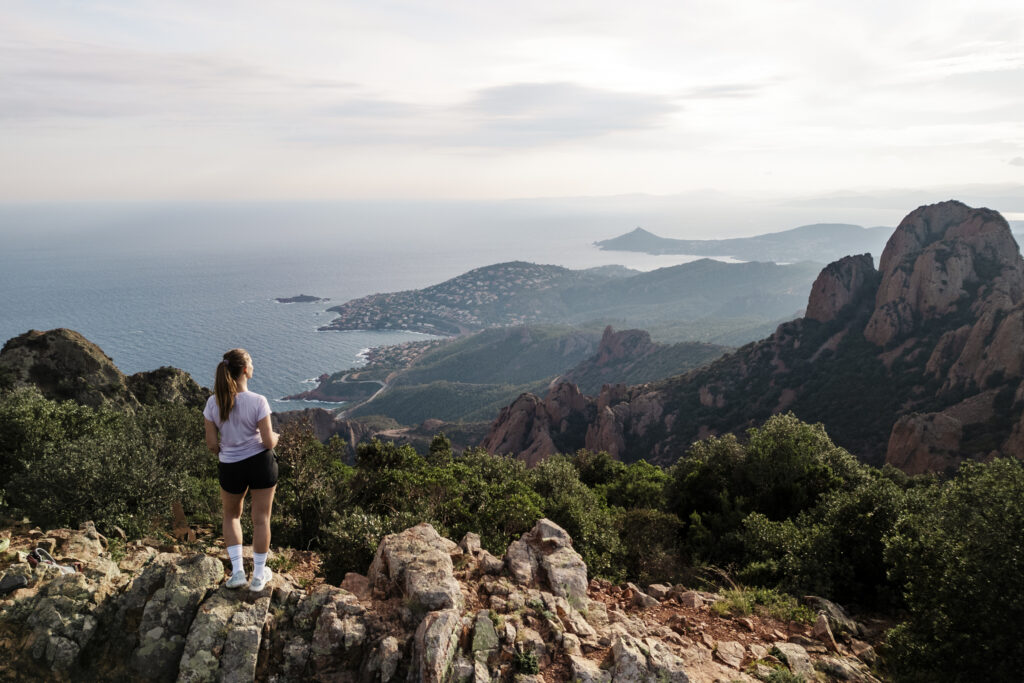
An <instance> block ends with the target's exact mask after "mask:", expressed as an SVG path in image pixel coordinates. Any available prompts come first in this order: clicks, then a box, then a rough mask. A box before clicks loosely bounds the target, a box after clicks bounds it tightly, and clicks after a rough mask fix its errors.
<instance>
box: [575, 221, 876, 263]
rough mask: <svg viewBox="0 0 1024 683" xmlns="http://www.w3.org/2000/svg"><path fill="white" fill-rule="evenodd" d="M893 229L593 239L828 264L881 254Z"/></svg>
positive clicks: (612, 246)
mask: <svg viewBox="0 0 1024 683" xmlns="http://www.w3.org/2000/svg"><path fill="white" fill-rule="evenodd" d="M890 234H892V228H864V227H861V226H859V225H849V224H846V223H815V224H813V225H803V226H800V227H799V228H793V229H792V230H784V231H782V232H773V233H767V234H764V235H755V236H753V237H737V238H733V239H724V240H678V239H669V238H667V237H659V236H658V235H655V234H654V233H652V232H648V231H647V230H644V229H643V228H636V229H635V230H633V231H631V232H628V233H626V234H624V235H619V236H618V237H613V238H611V239H607V240H601V241H599V242H594V244H595V245H596V246H597V247H599V248H600V249H603V250H605V251H632V252H640V253H644V254H690V255H692V256H717V257H729V258H734V259H738V260H741V261H754V260H757V261H773V262H775V263H794V262H796V261H817V262H818V263H829V262H830V261H835V260H836V259H839V258H842V257H843V256H846V255H847V254H863V253H865V252H867V253H871V254H881V253H882V248H883V247H884V246H885V241H886V240H887V239H889V235H890Z"/></svg>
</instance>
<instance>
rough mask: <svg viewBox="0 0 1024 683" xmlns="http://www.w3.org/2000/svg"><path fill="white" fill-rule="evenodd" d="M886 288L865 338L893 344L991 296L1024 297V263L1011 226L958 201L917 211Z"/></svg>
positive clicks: (903, 226) (886, 265)
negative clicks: (993, 292) (998, 291)
mask: <svg viewBox="0 0 1024 683" xmlns="http://www.w3.org/2000/svg"><path fill="white" fill-rule="evenodd" d="M879 270H880V271H881V284H880V285H879V287H878V293H877V295H876V298H875V311H874V313H873V314H872V316H871V319H870V320H869V321H868V324H867V326H866V327H865V328H864V337H865V338H866V339H867V340H868V341H870V342H872V343H874V344H877V345H879V346H885V345H887V344H890V343H892V342H893V341H895V340H897V339H899V338H901V337H903V336H905V335H907V334H909V333H911V332H913V331H914V330H915V329H916V328H917V327H918V326H919V325H921V324H923V323H925V322H927V321H928V320H932V319H935V318H941V317H943V316H946V315H949V314H951V313H954V312H956V310H957V307H958V305H959V304H961V302H962V303H963V304H965V305H966V306H972V305H975V304H978V303H980V302H981V301H982V300H983V298H984V294H985V293H986V292H985V291H980V292H979V288H980V289H983V290H990V289H991V288H993V287H995V286H997V283H998V286H1001V287H1005V289H1006V291H1007V294H1008V296H1009V298H1010V299H1011V300H1019V299H1020V297H1021V294H1022V292H1024V262H1022V260H1021V256H1020V250H1019V249H1018V247H1017V243H1016V241H1014V239H1013V235H1012V233H1011V232H1010V226H1009V224H1007V222H1006V220H1005V219H1004V218H1003V217H1002V216H1000V215H999V214H998V213H996V212H995V211H990V210H988V209H972V208H970V207H968V206H966V205H965V204H962V203H960V202H955V201H950V202H943V203H942V204H934V205H932V206H922V207H921V208H919V209H917V210H915V211H913V212H911V213H910V214H909V215H908V216H907V217H906V218H904V219H903V221H902V222H901V223H900V225H899V227H897V228H896V232H895V233H893V236H892V237H891V238H890V239H889V242H888V244H886V246H885V250H884V251H883V252H882V258H881V261H880V263H879Z"/></svg>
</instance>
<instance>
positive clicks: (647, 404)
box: [482, 201, 1024, 473]
mask: <svg viewBox="0 0 1024 683" xmlns="http://www.w3.org/2000/svg"><path fill="white" fill-rule="evenodd" d="M583 403H584V407H583V408H582V409H576V410H575V412H573V411H570V412H569V413H565V412H563V413H560V415H559V417H560V422H559V423H558V425H557V426H555V425H553V423H552V421H551V419H550V416H549V414H548V412H547V410H542V409H541V408H542V407H543V406H541V401H540V400H539V399H537V398H536V397H534V396H531V395H524V396H521V397H520V398H519V399H518V400H517V402H516V404H515V406H516V410H509V409H505V410H503V411H502V413H501V415H500V416H499V418H498V419H497V420H496V421H495V423H494V424H493V425H492V428H491V432H490V434H489V435H488V437H487V438H486V439H485V440H484V441H483V443H482V445H483V446H484V447H485V448H487V449H488V450H491V451H492V452H500V453H519V454H522V453H526V454H528V457H527V460H528V461H529V462H535V461H537V460H538V459H539V458H542V457H546V456H547V455H550V454H551V453H553V452H556V451H557V452H563V453H572V452H574V451H576V450H577V449H579V448H588V449H591V450H605V451H608V452H609V453H611V454H613V455H615V456H616V457H618V458H620V459H622V460H625V461H633V460H637V459H639V458H645V459H647V460H649V461H653V462H657V463H659V464H663V465H667V464H671V463H672V462H674V461H675V460H677V459H678V458H679V457H680V456H682V455H683V454H684V453H685V452H686V450H687V449H688V448H689V446H690V444H691V443H692V442H693V441H695V440H698V439H703V438H706V437H708V436H712V435H716V434H723V433H726V432H733V433H742V432H743V431H744V430H746V429H747V428H749V427H751V426H754V425H757V424H759V423H761V422H763V421H764V420H765V419H767V418H768V417H769V416H771V415H772V414H775V413H779V412H784V411H792V412H793V413H794V414H796V416H797V417H799V418H801V419H803V420H805V421H808V422H822V423H824V424H825V427H826V429H827V430H828V432H829V435H830V436H831V437H832V438H833V439H834V440H835V442H836V443H837V444H838V445H840V446H843V447H845V448H847V449H848V450H849V451H850V452H852V453H853V454H854V455H856V456H858V457H859V458H860V459H862V460H864V461H866V462H869V463H872V464H875V465H880V464H882V463H883V462H889V463H892V464H893V465H895V466H897V467H900V468H902V469H905V470H906V471H908V472H915V473H917V472H926V471H941V470H945V469H946V468H948V467H953V466H956V465H957V464H958V463H959V462H961V461H962V460H964V459H971V458H988V457H991V456H992V455H993V454H995V453H1002V454H1005V455H1013V456H1015V457H1024V260H1022V259H1021V255H1020V251H1019V249H1018V247H1017V244H1016V242H1015V241H1014V239H1013V236H1012V234H1011V232H1010V229H1009V226H1008V224H1007V223H1006V221H1005V220H1004V219H1003V218H1002V217H1001V216H1000V215H999V214H998V213H996V212H994V211H991V210H989V209H972V208H970V207H968V206H966V205H964V204H962V203H960V202H955V201H950V202H943V203H941V204H935V205H931V206H923V207H921V208H919V209H916V210H915V211H913V212H912V213H910V214H909V215H908V216H907V217H906V218H905V219H904V220H903V221H902V222H901V223H900V225H899V227H898V228H897V229H896V231H895V232H894V233H893V235H892V237H891V238H890V240H889V243H888V244H887V245H886V248H885V250H884V252H883V254H882V258H881V261H880V269H879V270H878V271H876V270H875V269H874V267H873V265H872V262H871V257H870V255H868V254H862V255H859V256H849V257H846V258H843V259H840V260H839V261H836V262H835V263H832V264H829V265H828V266H827V267H826V268H825V269H824V270H823V271H822V272H821V274H820V275H819V276H818V279H817V280H816V281H815V283H814V286H813V288H812V291H811V295H810V297H809V300H808V305H807V313H806V316H805V317H804V318H801V319H798V320H794V321H791V322H788V323H784V324H782V325H780V326H779V328H778V329H777V330H776V331H775V333H774V334H773V335H772V336H770V337H768V338H766V339H763V340H761V341H759V342H756V343H754V344H749V345H747V346H745V347H743V348H742V349H740V350H738V351H736V352H735V353H732V354H729V355H727V356H724V357H722V358H721V359H719V360H717V361H715V362H714V363H712V364H711V365H710V366H707V367H705V368H700V369H697V370H693V371H691V372H688V373H687V374H685V375H682V376H680V377H675V378H670V379H667V380H662V381H659V382H655V383H651V384H641V385H637V386H632V387H625V386H621V385H618V386H616V385H608V386H605V387H603V388H602V389H601V391H600V393H599V394H598V395H597V396H596V397H593V398H591V397H584V401H583ZM577 404H578V401H577ZM562 425H568V426H571V428H569V429H563V428H562ZM499 435H500V438H499Z"/></svg>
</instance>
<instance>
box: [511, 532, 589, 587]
mask: <svg viewBox="0 0 1024 683" xmlns="http://www.w3.org/2000/svg"><path fill="white" fill-rule="evenodd" d="M505 563H506V566H507V567H508V570H509V573H510V574H511V575H512V577H513V578H514V579H515V580H516V582H517V583H519V584H521V585H524V586H536V587H540V588H542V589H545V590H547V591H549V592H551V593H553V594H554V595H556V596H559V597H563V598H566V599H568V600H569V601H570V603H576V604H584V603H585V602H586V601H587V585H588V580H587V565H586V563H585V562H584V561H583V558H582V557H581V556H580V554H579V553H577V552H576V551H575V550H573V548H572V539H571V538H569V534H567V533H566V532H565V529H563V528H562V527H560V526H558V525H557V524H555V523H554V522H552V521H551V520H549V519H540V520H538V521H537V523H536V524H535V525H534V527H533V529H531V530H530V531H528V532H526V533H525V534H523V535H522V537H521V538H519V540H517V541H513V542H512V544H511V545H509V547H508V551H507V552H506V553H505Z"/></svg>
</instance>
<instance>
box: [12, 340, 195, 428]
mask: <svg viewBox="0 0 1024 683" xmlns="http://www.w3.org/2000/svg"><path fill="white" fill-rule="evenodd" d="M5 384H6V385H9V386H35V387H38V388H39V391H40V392H42V394H43V396H45V397H46V398H49V399H53V400H55V401H75V402H76V403H81V404H82V405H87V406H91V407H94V408H98V407H101V406H106V407H113V408H119V409H123V410H134V409H136V408H138V407H139V406H140V405H153V404H156V403H162V402H170V403H183V404H185V405H193V406H199V405H202V404H203V403H204V402H205V401H206V398H207V397H208V396H209V395H210V392H209V391H208V390H207V389H204V388H202V387H200V386H199V385H198V384H197V383H196V382H195V380H193V379H192V378H191V377H190V376H189V375H188V373H186V372H184V371H183V370H178V369H177V368H170V367H163V368H160V369H158V370H153V371H150V372H140V373H136V374H134V375H132V376H131V377H126V376H125V375H124V374H123V373H122V372H121V371H120V370H118V368H117V366H116V365H114V362H113V361H112V360H111V359H110V358H109V357H108V356H107V355H106V354H105V353H103V351H102V350H101V349H100V347H98V346H96V345H95V344H93V343H92V342H91V341H89V340H88V339H86V338H85V337H83V336H82V335H81V334H79V333H78V332H75V331H74V330H68V329H64V328H59V329H55V330H49V331H46V332H40V331H38V330H29V331H28V332H26V333H25V334H22V335H19V336H17V337H14V338H12V339H10V340H8V342H7V343H6V344H4V347H3V350H2V351H0V387H2V386H4V385H5Z"/></svg>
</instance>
